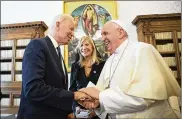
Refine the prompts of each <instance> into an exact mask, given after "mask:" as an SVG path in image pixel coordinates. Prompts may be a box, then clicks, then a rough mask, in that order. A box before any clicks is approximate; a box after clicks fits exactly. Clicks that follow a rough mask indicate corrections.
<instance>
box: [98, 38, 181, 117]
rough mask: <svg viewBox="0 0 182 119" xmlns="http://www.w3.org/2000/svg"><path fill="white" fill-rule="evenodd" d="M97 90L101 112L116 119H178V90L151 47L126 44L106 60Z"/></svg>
mask: <svg viewBox="0 0 182 119" xmlns="http://www.w3.org/2000/svg"><path fill="white" fill-rule="evenodd" d="M96 88H97V89H98V90H100V91H101V92H100V94H99V101H100V108H99V109H96V110H95V111H96V114H97V115H98V116H100V118H101V119H104V118H105V116H106V113H109V115H110V116H111V117H113V118H114V119H115V118H118V119H121V118H131V119H133V118H160V119H161V118H177V117H178V118H179V116H180V111H179V105H178V99H177V97H179V96H180V87H179V85H178V83H177V81H176V79H175V78H174V76H173V74H172V71H171V70H170V69H169V67H168V65H167V64H166V63H165V61H164V60H163V58H162V57H161V55H160V54H159V53H158V51H157V50H156V49H155V48H154V47H153V46H152V45H150V44H146V43H142V42H133V41H130V40H129V39H127V40H125V41H124V42H123V43H122V44H121V45H120V46H119V47H118V48H117V49H116V51H115V52H114V53H113V54H112V55H111V56H110V57H109V59H108V60H107V62H106V64H105V66H104V68H103V70H102V72H101V75H100V78H99V80H98V83H97V85H96Z"/></svg>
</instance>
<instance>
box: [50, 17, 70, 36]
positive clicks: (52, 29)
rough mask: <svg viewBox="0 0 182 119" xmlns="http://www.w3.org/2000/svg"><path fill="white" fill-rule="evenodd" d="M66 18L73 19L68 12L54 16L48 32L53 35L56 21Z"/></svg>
mask: <svg viewBox="0 0 182 119" xmlns="http://www.w3.org/2000/svg"><path fill="white" fill-rule="evenodd" d="M67 19H73V18H72V16H71V15H69V14H59V15H57V16H55V17H54V19H53V21H52V23H51V24H50V26H49V29H48V33H49V34H50V35H53V34H54V33H55V27H56V22H58V21H64V20H67Z"/></svg>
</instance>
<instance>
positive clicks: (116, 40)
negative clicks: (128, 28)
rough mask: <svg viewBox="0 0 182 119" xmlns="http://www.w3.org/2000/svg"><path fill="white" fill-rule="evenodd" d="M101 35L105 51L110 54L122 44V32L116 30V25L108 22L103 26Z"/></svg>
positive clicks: (119, 29) (118, 29)
mask: <svg viewBox="0 0 182 119" xmlns="http://www.w3.org/2000/svg"><path fill="white" fill-rule="evenodd" d="M101 35H102V40H103V41H104V43H105V45H106V47H107V51H108V52H110V53H111V54H112V53H114V51H115V50H116V49H117V48H118V47H119V45H120V44H121V43H122V40H121V39H122V38H123V36H124V31H123V29H121V28H117V27H116V24H114V23H112V22H108V23H106V24H105V25H104V27H103V29H102V31H101Z"/></svg>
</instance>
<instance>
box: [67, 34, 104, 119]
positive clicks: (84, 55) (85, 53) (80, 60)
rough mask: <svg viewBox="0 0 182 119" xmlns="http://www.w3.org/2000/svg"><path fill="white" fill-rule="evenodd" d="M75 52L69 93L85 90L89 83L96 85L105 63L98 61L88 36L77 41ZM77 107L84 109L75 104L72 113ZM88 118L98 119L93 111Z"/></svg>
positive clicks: (96, 53)
mask: <svg viewBox="0 0 182 119" xmlns="http://www.w3.org/2000/svg"><path fill="white" fill-rule="evenodd" d="M77 51H78V57H77V58H76V61H75V62H74V63H73V64H72V67H71V78H70V88H69V90H70V91H77V90H79V89H81V88H85V87H86V86H87V84H88V83H89V81H90V82H92V83H93V84H95V85H96V83H97V81H98V78H99V76H100V73H101V71H102V68H103V66H104V64H105V61H102V60H101V59H100V58H101V57H100V55H99V53H98V52H97V49H96V47H95V45H94V42H93V40H92V39H91V38H90V37H88V36H83V37H82V38H81V40H79V42H78V46H77ZM78 106H79V107H80V108H82V109H84V107H82V106H81V105H79V104H78V103H76V102H75V103H74V106H73V107H74V108H73V112H74V113H75V108H76V107H78ZM89 117H90V119H99V117H97V116H96V114H95V112H94V111H92V112H91V113H90V115H89Z"/></svg>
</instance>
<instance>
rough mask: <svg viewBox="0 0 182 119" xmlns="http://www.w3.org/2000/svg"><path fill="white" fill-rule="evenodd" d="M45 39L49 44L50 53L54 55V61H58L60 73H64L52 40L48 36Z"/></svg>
mask: <svg viewBox="0 0 182 119" xmlns="http://www.w3.org/2000/svg"><path fill="white" fill-rule="evenodd" d="M45 39H46V42H47V44H48V47H49V49H50V52H51V53H52V54H53V57H55V58H54V59H55V60H56V64H57V66H58V67H59V69H60V71H61V72H63V69H62V67H61V62H60V59H59V57H58V55H57V52H56V49H55V48H54V45H53V44H52V42H51V39H50V38H49V37H48V36H46V37H45Z"/></svg>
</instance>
